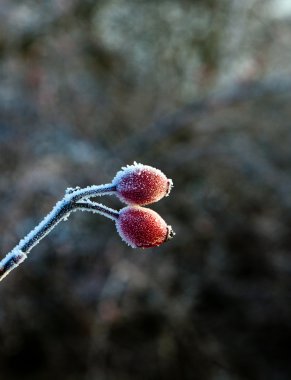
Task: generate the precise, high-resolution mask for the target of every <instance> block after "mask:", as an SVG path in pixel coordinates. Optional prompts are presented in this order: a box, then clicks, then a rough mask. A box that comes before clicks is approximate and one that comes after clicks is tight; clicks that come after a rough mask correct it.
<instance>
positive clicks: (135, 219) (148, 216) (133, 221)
mask: <svg viewBox="0 0 291 380" xmlns="http://www.w3.org/2000/svg"><path fill="white" fill-rule="evenodd" d="M116 228H117V231H118V233H119V235H120V236H121V238H122V239H123V240H124V241H125V242H126V243H127V244H128V245H130V246H131V247H133V248H150V247H156V246H159V245H161V244H163V243H164V242H166V241H167V240H169V239H171V238H172V237H173V235H174V232H173V230H172V227H171V226H168V225H167V224H166V222H165V221H164V219H162V218H161V217H160V215H159V214H158V213H156V212H155V211H153V210H151V209H148V208H145V207H140V206H128V207H125V208H123V209H122V210H120V212H119V217H118V219H117V220H116Z"/></svg>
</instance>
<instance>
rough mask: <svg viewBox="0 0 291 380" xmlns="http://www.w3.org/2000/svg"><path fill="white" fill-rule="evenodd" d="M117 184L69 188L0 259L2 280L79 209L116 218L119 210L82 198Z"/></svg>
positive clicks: (111, 188) (103, 192)
mask: <svg viewBox="0 0 291 380" xmlns="http://www.w3.org/2000/svg"><path fill="white" fill-rule="evenodd" d="M114 190H115V186H113V185H111V184H107V185H100V186H95V185H94V186H89V187H86V188H84V189H80V188H77V189H71V188H69V189H67V191H66V195H65V196H64V198H63V199H62V200H61V201H59V202H58V203H57V204H56V205H55V206H54V208H53V209H52V211H51V212H50V213H49V214H48V215H47V216H46V217H45V218H44V219H43V220H42V221H41V222H40V223H39V224H38V225H37V226H36V227H35V228H34V229H33V230H32V231H31V232H29V234H27V235H26V236H25V237H24V238H23V239H21V240H20V242H19V243H18V244H17V246H16V247H14V248H13V249H12V250H11V251H10V252H9V253H8V254H7V255H6V256H5V257H4V258H3V259H2V260H1V261H0V281H1V280H2V279H3V278H4V277H6V276H7V274H8V273H9V272H11V271H12V270H13V269H14V268H16V267H17V266H18V265H19V264H20V263H22V262H23V261H24V260H25V259H26V257H27V254H28V253H29V252H30V251H31V249H32V248H33V247H34V246H36V245H37V244H38V243H39V242H40V241H41V239H43V238H44V237H45V236H46V235H47V234H48V233H49V232H50V231H51V230H53V229H54V228H55V226H56V225H57V224H58V223H59V222H60V221H62V220H64V219H66V218H68V217H69V216H70V213H71V212H73V211H77V210H82V211H92V212H95V213H99V214H101V215H103V216H106V217H108V218H110V219H113V220H116V219H117V218H118V211H116V210H114V209H111V208H109V207H106V206H103V205H102V204H99V203H95V202H91V201H90V200H87V199H86V200H85V201H83V202H78V201H79V200H81V199H84V198H89V197H94V196H97V195H104V194H108V193H112V192H113V191H114Z"/></svg>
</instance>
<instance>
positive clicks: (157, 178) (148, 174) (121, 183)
mask: <svg viewBox="0 0 291 380" xmlns="http://www.w3.org/2000/svg"><path fill="white" fill-rule="evenodd" d="M112 184H113V185H115V186H116V194H117V196H118V197H119V199H120V200H121V201H123V202H125V203H127V204H130V205H134V204H136V205H140V206H144V205H147V204H150V203H154V202H157V201H159V200H160V199H161V198H163V197H164V196H168V195H169V193H170V191H171V188H172V186H173V183H172V180H171V179H168V178H167V177H166V176H165V174H164V173H163V172H161V171H160V170H159V169H155V168H153V167H152V166H148V165H142V164H137V163H136V162H135V163H134V164H133V165H128V166H126V167H124V168H122V170H120V171H119V172H118V173H117V174H116V176H115V177H114V179H113V181H112Z"/></svg>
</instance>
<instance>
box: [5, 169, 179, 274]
mask: <svg viewBox="0 0 291 380" xmlns="http://www.w3.org/2000/svg"><path fill="white" fill-rule="evenodd" d="M172 187H173V182H172V180H171V179H168V178H167V177H166V176H165V174H164V173H163V172H162V171H161V170H159V169H156V168H153V167H152V166H148V165H143V164H138V163H136V162H134V163H133V165H128V166H126V167H123V168H122V169H121V170H120V171H119V172H117V174H116V175H115V177H114V178H113V180H112V182H111V183H108V184H105V185H92V186H88V187H85V188H80V187H76V188H68V189H67V190H66V192H65V195H64V197H63V199H62V200H60V201H59V202H57V204H56V205H55V206H54V207H53V209H52V211H51V212H50V213H49V214H48V215H47V216H46V217H45V218H44V219H43V220H42V221H41V222H40V223H39V224H38V225H37V226H36V227H35V228H34V229H33V230H32V231H31V232H29V233H28V234H27V235H26V236H25V237H24V238H23V239H21V240H20V242H19V243H18V244H17V245H16V246H15V247H14V248H13V249H12V250H11V251H10V252H9V253H8V254H7V255H6V256H5V257H4V258H3V259H2V260H1V261H0V281H1V280H2V279H3V278H4V277H6V276H7V275H8V274H9V273H10V272H11V271H12V270H13V269H15V268H16V267H17V266H19V265H20V264H21V263H22V262H23V261H24V260H25V259H26V258H27V254H28V253H29V252H30V251H31V249H32V248H33V247H35V246H36V245H37V244H38V243H39V242H40V241H41V240H42V239H43V238H44V237H45V236H46V235H47V234H48V233H49V232H50V231H52V230H53V229H54V228H55V226H56V225H57V224H58V223H59V222H61V221H62V220H67V219H68V217H69V216H70V214H71V213H72V212H75V211H78V210H81V211H90V212H93V213H97V214H100V215H103V216H105V217H107V218H109V219H112V220H113V221H114V222H115V225H116V230H117V232H118V234H119V235H120V237H121V238H122V240H123V241H125V242H126V243H127V244H128V245H129V246H130V247H132V248H143V249H144V248H151V247H158V246H160V245H161V244H163V243H165V242H166V241H168V240H169V239H171V238H172V237H173V236H174V235H175V233H174V232H173V229H172V227H171V226H169V225H167V224H166V222H165V221H164V219H163V218H162V217H161V216H160V215H159V214H158V213H157V212H155V211H153V210H151V209H150V208H146V207H143V206H145V205H149V204H151V203H154V202H157V201H159V200H161V199H162V198H163V197H166V196H168V195H169V194H170V191H171V189H172ZM104 195H116V196H117V197H118V198H119V199H120V201H121V202H123V203H125V204H126V205H127V206H126V207H124V208H122V209H121V210H119V211H118V210H115V209H112V208H109V207H107V206H105V205H103V204H102V203H96V202H92V201H91V199H90V198H94V197H97V196H104Z"/></svg>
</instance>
